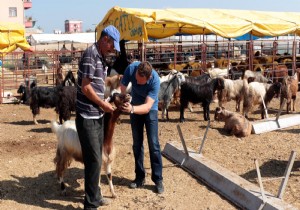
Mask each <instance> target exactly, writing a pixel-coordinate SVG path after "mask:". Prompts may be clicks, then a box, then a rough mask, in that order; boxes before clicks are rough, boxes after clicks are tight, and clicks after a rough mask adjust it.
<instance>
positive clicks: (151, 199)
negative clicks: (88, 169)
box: [0, 96, 300, 210]
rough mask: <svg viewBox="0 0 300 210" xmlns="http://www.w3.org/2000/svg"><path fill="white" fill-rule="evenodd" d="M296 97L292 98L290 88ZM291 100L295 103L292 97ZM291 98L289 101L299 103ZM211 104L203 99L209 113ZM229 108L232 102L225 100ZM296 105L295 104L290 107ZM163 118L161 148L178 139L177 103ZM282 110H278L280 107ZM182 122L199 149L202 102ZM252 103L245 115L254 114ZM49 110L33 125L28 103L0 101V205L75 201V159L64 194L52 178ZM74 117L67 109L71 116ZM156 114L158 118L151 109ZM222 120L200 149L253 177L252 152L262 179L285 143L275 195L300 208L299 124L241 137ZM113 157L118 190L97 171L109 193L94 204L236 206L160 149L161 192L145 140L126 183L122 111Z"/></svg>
mask: <svg viewBox="0 0 300 210" xmlns="http://www.w3.org/2000/svg"><path fill="white" fill-rule="evenodd" d="M298 98H300V97H299V96H298ZM298 104H299V103H298ZM298 104H297V107H299V105H298ZM216 106H217V105H216V104H215V103H214V104H212V105H211V110H212V111H211V119H213V113H214V109H215V107H216ZM225 107H226V108H228V109H229V110H232V111H233V107H234V103H233V102H230V103H228V104H226V105H225ZM278 107H279V100H278V99H275V100H274V101H273V102H272V103H271V105H270V108H271V109H270V111H269V114H270V116H271V117H272V116H274V115H275V114H276V110H277V109H278ZM298 110H299V111H300V108H298ZM169 114H170V118H171V120H170V122H164V121H161V120H160V122H159V137H160V144H161V149H162V150H163V148H164V146H165V144H166V143H167V142H169V141H178V142H180V139H179V135H178V133H177V129H176V125H177V124H178V123H179V120H178V119H179V111H178V109H176V108H172V109H171V111H170V113H169ZM283 114H285V113H283ZM185 115H186V122H185V123H183V124H181V129H182V131H183V134H184V137H185V138H186V140H187V145H188V147H189V148H191V149H193V150H199V146H200V141H201V139H202V137H203V134H204V130H205V127H206V124H207V122H205V121H204V120H203V112H202V108H200V106H199V105H194V112H193V113H191V112H189V111H187V110H186V112H185ZM259 117H260V115H259V112H258V111H255V112H253V113H252V114H251V115H250V118H252V120H255V119H259ZM54 118H55V114H54V111H53V110H52V109H42V110H41V114H40V115H39V116H38V121H39V123H40V124H39V125H34V124H33V122H32V115H31V112H30V109H29V107H28V106H25V105H13V104H2V105H0V165H1V169H0V209H2V210H11V209H17V210H18V209H82V208H83V204H82V201H83V196H84V191H83V166H82V164H80V163H75V162H73V163H72V164H71V166H70V168H69V170H68V172H67V174H66V177H65V180H66V183H67V184H68V187H67V196H61V195H60V189H59V184H58V182H57V179H56V177H55V174H54V168H55V167H54V164H53V158H54V156H55V148H56V142H57V140H56V137H55V135H54V134H53V133H51V129H50V122H51V120H53V119H54ZM73 118H74V117H73ZM159 118H161V117H160V116H159ZM223 126H224V123H222V122H215V121H213V120H212V122H211V128H210V129H209V131H208V134H207V140H206V143H205V146H204V149H203V155H204V156H205V157H208V158H210V159H212V160H214V161H216V162H218V163H219V164H220V165H221V166H223V167H226V168H228V169H229V170H231V171H233V172H235V173H236V174H238V175H240V176H242V177H243V178H245V179H247V180H248V181H250V182H252V183H254V184H256V185H258V183H257V175H256V171H255V165H254V159H255V158H257V159H258V160H259V164H260V166H261V167H260V169H261V175H262V177H263V179H267V178H277V177H281V176H283V174H284V172H285V168H286V165H287V161H288V159H289V156H290V154H291V151H292V150H295V151H296V152H297V156H296V161H295V164H294V167H293V169H292V172H291V176H290V179H289V182H288V186H287V188H286V191H285V193H284V196H283V199H284V200H285V201H286V202H288V203H290V204H292V205H294V206H295V207H297V208H300V140H299V137H300V135H299V133H300V126H294V127H290V128H287V129H283V130H277V131H273V132H269V133H264V134H260V135H255V134H252V135H251V136H249V137H246V138H242V139H240V138H236V137H234V136H231V135H228V134H226V133H225V132H224V130H223ZM114 140H115V145H116V148H117V151H118V152H117V154H118V155H117V157H116V160H115V163H114V166H113V182H114V185H115V191H116V193H117V194H118V197H117V198H116V199H112V198H111V194H110V191H109V186H108V184H107V181H106V179H105V176H104V173H103V172H102V174H103V175H102V176H101V186H102V190H103V194H104V196H105V197H107V198H108V199H110V201H111V203H110V205H109V206H108V207H102V208H101V209H189V210H190V209H191V210H192V209H226V210H229V209H238V208H237V207H236V206H234V205H233V204H231V203H230V202H229V201H227V200H226V199H225V198H223V197H221V196H220V195H218V194H217V193H216V192H214V191H212V190H211V189H209V188H208V187H207V186H205V185H204V184H203V183H201V182H200V181H198V180H197V179H196V178H194V177H193V176H191V175H190V174H188V173H187V172H186V171H184V170H183V169H181V168H180V167H178V166H175V165H174V164H173V163H172V162H170V161H169V160H168V159H166V158H165V157H163V165H164V168H163V176H164V185H165V193H164V194H162V195H157V194H155V193H154V185H153V183H152V181H151V175H150V173H151V169H150V164H149V153H148V149H147V143H145V146H146V148H145V151H146V154H145V156H146V157H145V166H146V168H147V173H148V174H147V176H146V186H145V188H143V189H135V190H132V189H129V188H128V185H129V184H130V181H131V180H132V179H133V178H134V162H133V161H134V160H133V153H132V137H131V131H130V125H129V116H128V115H122V116H121V124H119V125H117V127H116V130H115V134H114ZM280 182H281V180H279V179H275V180H272V181H268V182H264V187H265V190H266V191H268V192H270V193H272V194H273V195H277V192H278V189H279V185H280Z"/></svg>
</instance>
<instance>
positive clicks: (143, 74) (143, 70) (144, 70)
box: [136, 61, 152, 85]
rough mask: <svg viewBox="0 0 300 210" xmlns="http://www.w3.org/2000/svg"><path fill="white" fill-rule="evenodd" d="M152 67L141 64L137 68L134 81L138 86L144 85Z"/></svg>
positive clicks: (147, 64) (145, 63)
mask: <svg viewBox="0 0 300 210" xmlns="http://www.w3.org/2000/svg"><path fill="white" fill-rule="evenodd" d="M151 74H152V65H151V64H150V63H149V62H147V61H146V62H141V63H140V64H139V65H138V67H137V72H136V80H137V83H138V84H139V85H144V84H146V83H147V81H148V80H149V79H150V78H151Z"/></svg>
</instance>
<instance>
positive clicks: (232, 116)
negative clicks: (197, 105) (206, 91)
mask: <svg viewBox="0 0 300 210" xmlns="http://www.w3.org/2000/svg"><path fill="white" fill-rule="evenodd" d="M214 119H215V120H217V121H222V122H225V125H224V129H225V130H226V131H228V132H229V133H230V134H233V135H235V136H236V137H246V136H249V135H250V134H251V131H252V124H251V122H249V121H248V120H247V119H246V118H245V117H244V116H242V115H241V114H239V113H236V112H231V111H228V110H225V108H223V107H217V108H216V111H215V117H214Z"/></svg>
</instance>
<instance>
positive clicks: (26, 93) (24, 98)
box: [17, 81, 36, 105]
mask: <svg viewBox="0 0 300 210" xmlns="http://www.w3.org/2000/svg"><path fill="white" fill-rule="evenodd" d="M25 84H26V83H25ZM35 86H36V81H33V82H32V83H31V84H30V86H29V87H28V85H24V84H21V85H20V86H19V88H18V90H17V93H19V94H20V95H21V97H20V102H22V103H23V104H27V105H28V104H29V99H30V90H31V89H32V88H34V87H35Z"/></svg>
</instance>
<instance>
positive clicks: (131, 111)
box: [130, 105, 134, 114]
mask: <svg viewBox="0 0 300 210" xmlns="http://www.w3.org/2000/svg"><path fill="white" fill-rule="evenodd" d="M133 113H134V108H133V105H131V110H130V114H133Z"/></svg>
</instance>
